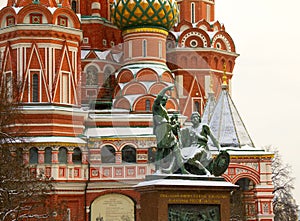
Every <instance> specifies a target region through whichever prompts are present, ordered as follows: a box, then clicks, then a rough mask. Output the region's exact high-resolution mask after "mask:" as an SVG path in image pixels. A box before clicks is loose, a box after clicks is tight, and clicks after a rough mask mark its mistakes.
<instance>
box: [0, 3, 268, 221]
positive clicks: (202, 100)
mask: <svg viewBox="0 0 300 221" xmlns="http://www.w3.org/2000/svg"><path fill="white" fill-rule="evenodd" d="M215 7H217V6H216V5H215V1H214V0H198V1H194V0H185V1H182V0H178V1H175V0H115V1H111V2H110V1H103V0H56V1H55V0H7V6H6V7H4V8H2V9H1V10H0V76H1V78H0V80H1V81H0V83H1V87H7V88H9V90H8V95H9V96H18V99H19V100H20V103H21V106H22V113H23V116H24V119H22V120H20V121H18V122H16V123H15V124H14V125H10V128H11V130H12V131H14V133H15V135H16V136H18V137H22V140H25V141H27V142H28V143H30V146H28V145H25V146H24V149H23V159H24V162H25V163H26V164H28V165H29V166H30V168H31V171H32V172H34V173H44V174H45V176H47V177H51V178H52V179H53V180H54V181H55V194H54V195H55V197H54V198H55V201H56V202H57V203H64V204H66V205H67V211H68V214H67V220H69V221H85V220H91V221H100V220H116V221H117V220H130V221H131V220H132V221H134V220H137V221H139V220H142V217H140V195H139V193H138V192H136V191H135V190H134V188H133V187H134V186H135V185H137V184H138V183H139V182H141V181H143V180H144V179H145V176H146V175H150V174H153V173H154V172H155V167H154V158H155V157H154V156H155V151H156V139H155V136H154V135H153V121H152V105H153V102H154V100H155V97H156V96H157V94H158V93H159V92H160V91H161V89H163V88H165V87H167V86H172V85H173V86H174V87H175V90H173V91H171V92H170V93H169V94H168V95H169V100H168V103H167V106H166V107H167V109H168V110H169V112H170V114H171V113H180V114H179V120H180V122H181V125H182V127H185V126H189V125H191V122H190V116H191V114H192V112H198V113H199V114H200V115H201V116H202V122H204V123H207V124H209V126H210V128H211V131H212V133H213V134H214V135H215V137H216V138H217V140H218V141H219V142H220V145H221V146H222V147H223V148H226V149H227V151H228V152H229V154H230V165H229V167H228V169H227V171H226V172H225V174H224V175H223V177H224V178H225V180H226V181H228V182H231V183H233V184H237V185H239V187H240V190H242V195H243V197H242V199H243V203H244V205H245V208H244V209H245V214H246V220H249V221H250V220H251V221H272V220H274V215H273V211H272V198H273V195H272V191H273V189H274V188H273V185H272V180H271V174H272V171H271V162H272V158H273V154H272V153H269V152H266V151H265V150H264V149H263V148H262V147H256V146H255V145H254V144H253V141H252V139H251V137H250V135H249V134H248V132H247V130H246V127H245V125H244V124H243V121H242V119H241V117H240V115H239V113H238V111H237V109H236V107H235V105H234V102H233V100H232V99H231V79H232V77H233V73H234V66H235V60H236V58H237V57H238V56H239V54H238V53H237V52H236V48H235V45H234V41H233V39H232V37H231V36H230V35H229V33H227V32H226V29H225V26H224V25H223V24H222V23H220V22H219V21H218V20H216V18H215ZM15 85H18V87H16V86H15ZM18 145H21V144H18ZM211 151H212V153H214V154H216V153H217V149H216V148H214V147H213V145H212V146H211Z"/></svg>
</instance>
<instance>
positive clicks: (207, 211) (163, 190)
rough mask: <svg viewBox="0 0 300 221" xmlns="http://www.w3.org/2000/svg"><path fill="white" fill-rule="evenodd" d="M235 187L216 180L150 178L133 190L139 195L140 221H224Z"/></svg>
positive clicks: (209, 178) (228, 214) (196, 177)
mask: <svg viewBox="0 0 300 221" xmlns="http://www.w3.org/2000/svg"><path fill="white" fill-rule="evenodd" d="M236 187H237V186H236V185H233V184H231V183H229V182H226V181H225V180H224V179H223V178H216V177H207V176H194V175H165V176H164V175H158V176H156V175H151V176H147V177H146V181H144V182H141V183H139V184H138V185H136V186H135V189H136V190H137V191H138V192H140V194H141V195H140V196H141V221H174V220H180V221H181V220H189V221H194V220H195V221H201V220H211V221H228V220H230V192H231V191H232V190H233V189H235V188H236Z"/></svg>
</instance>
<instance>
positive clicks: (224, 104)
mask: <svg viewBox="0 0 300 221" xmlns="http://www.w3.org/2000/svg"><path fill="white" fill-rule="evenodd" d="M225 68H226V67H225ZM227 89H228V85H227V77H226V72H225V69H224V75H223V83H222V92H221V94H220V96H219V98H218V101H217V103H216V106H215V108H214V111H213V113H212V115H211V118H210V121H209V126H210V129H211V132H212V133H213V135H214V136H215V137H216V138H217V140H218V141H219V143H220V145H221V146H223V147H240V148H242V147H243V146H246V145H247V146H251V147H254V144H253V142H252V140H251V138H250V136H249V134H248V132H247V130H246V127H245V125H244V123H243V121H242V119H241V117H240V115H239V113H238V111H237V109H236V107H235V105H234V103H233V101H232V99H231V97H230V95H229V93H228V90H227Z"/></svg>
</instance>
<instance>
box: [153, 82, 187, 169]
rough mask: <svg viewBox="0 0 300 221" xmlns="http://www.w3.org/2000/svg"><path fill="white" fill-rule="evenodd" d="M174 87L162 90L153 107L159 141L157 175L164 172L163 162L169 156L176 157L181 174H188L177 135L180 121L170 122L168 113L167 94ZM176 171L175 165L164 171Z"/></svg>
mask: <svg viewBox="0 0 300 221" xmlns="http://www.w3.org/2000/svg"><path fill="white" fill-rule="evenodd" d="M173 87H174V86H169V87H166V88H164V89H163V90H161V92H160V93H159V94H158V95H157V97H156V99H155V101H154V104H153V107H152V113H153V133H154V134H155V135H156V140H157V150H156V156H155V169H156V172H157V173H161V171H162V169H163V168H162V166H161V164H162V161H163V159H164V158H166V157H167V156H168V155H174V157H173V159H174V160H176V163H177V166H178V167H179V168H180V170H181V173H183V174H186V173H188V172H187V171H186V170H185V168H184V164H183V161H182V158H181V155H180V149H179V148H180V147H179V141H178V138H177V137H176V135H175V133H176V131H178V129H179V127H180V125H179V123H178V121H177V122H176V121H174V120H173V121H172V122H171V120H170V118H169V116H168V112H167V110H166V108H165V107H166V104H167V101H168V96H167V95H166V92H167V91H168V90H171V89H172V88H173ZM174 132H175V133H174ZM174 170H175V163H173V164H172V165H171V167H170V168H168V169H164V170H163V172H165V173H173V172H174Z"/></svg>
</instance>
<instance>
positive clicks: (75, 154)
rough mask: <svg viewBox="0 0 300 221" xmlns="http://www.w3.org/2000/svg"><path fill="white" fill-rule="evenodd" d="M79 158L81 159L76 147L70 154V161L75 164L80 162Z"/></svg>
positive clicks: (79, 151)
mask: <svg viewBox="0 0 300 221" xmlns="http://www.w3.org/2000/svg"><path fill="white" fill-rule="evenodd" d="M81 160H82V154H81V150H80V149H79V148H78V147H76V148H75V149H74V152H73V154H72V162H73V163H75V164H81Z"/></svg>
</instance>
